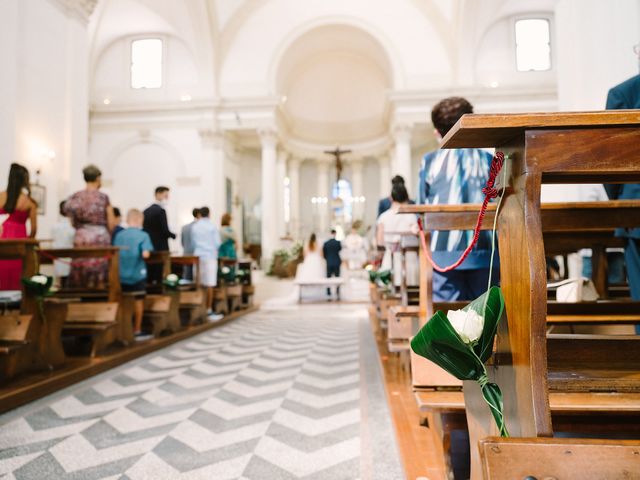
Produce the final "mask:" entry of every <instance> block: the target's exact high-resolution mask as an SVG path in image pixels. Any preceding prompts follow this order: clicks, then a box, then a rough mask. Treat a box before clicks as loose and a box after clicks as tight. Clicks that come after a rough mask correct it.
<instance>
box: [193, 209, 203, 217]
mask: <svg viewBox="0 0 640 480" xmlns="http://www.w3.org/2000/svg"><path fill="white" fill-rule="evenodd" d="M191 215H193V218H198V217H199V216H200V215H202V212H201V211H200V209H199V208H194V209H193V210H191Z"/></svg>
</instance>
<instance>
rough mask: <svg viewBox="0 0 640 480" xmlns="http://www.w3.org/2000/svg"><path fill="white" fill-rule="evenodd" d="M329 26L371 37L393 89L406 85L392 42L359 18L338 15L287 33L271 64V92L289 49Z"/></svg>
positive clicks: (323, 18)
mask: <svg viewBox="0 0 640 480" xmlns="http://www.w3.org/2000/svg"><path fill="white" fill-rule="evenodd" d="M329 26H346V27H352V28H355V29H356V30H359V31H361V32H363V33H365V34H366V35H368V36H369V37H371V39H373V40H374V41H375V42H376V43H377V44H378V45H379V46H380V49H381V51H382V52H383V53H384V57H385V59H386V61H387V63H388V65H389V67H390V69H391V72H389V73H390V74H391V77H390V78H391V87H392V88H394V89H397V88H399V86H401V85H403V84H404V78H405V74H404V69H403V67H402V65H401V64H400V62H399V61H398V59H399V58H400V55H399V54H397V52H395V48H394V46H393V45H392V43H391V41H390V40H389V39H388V38H386V37H385V35H384V34H383V33H382V32H380V31H379V30H377V29H376V28H375V27H373V26H372V25H370V24H368V23H366V22H364V21H362V20H360V19H358V18H355V17H351V16H346V15H336V16H324V17H320V18H315V19H313V20H311V21H308V22H305V23H303V24H301V25H299V26H298V27H297V28H295V29H293V30H291V31H289V32H287V34H286V35H285V36H284V37H283V38H282V40H281V41H280V43H279V44H278V46H277V48H276V50H275V52H274V54H273V56H272V57H271V62H270V64H269V70H268V74H267V82H268V88H269V91H270V92H271V93H276V92H277V79H278V72H279V70H280V66H281V65H282V60H283V58H284V57H285V55H286V53H287V52H288V51H289V49H290V48H291V47H292V46H293V44H294V43H295V42H296V41H297V40H298V39H300V38H301V37H303V36H304V35H306V34H307V33H310V32H312V31H313V30H316V29H318V28H321V27H329Z"/></svg>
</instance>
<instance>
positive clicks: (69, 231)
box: [51, 202, 76, 286]
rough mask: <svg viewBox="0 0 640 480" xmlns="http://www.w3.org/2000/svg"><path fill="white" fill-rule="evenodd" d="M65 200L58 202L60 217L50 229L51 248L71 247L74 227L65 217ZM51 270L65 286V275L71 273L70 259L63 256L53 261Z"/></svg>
mask: <svg viewBox="0 0 640 480" xmlns="http://www.w3.org/2000/svg"><path fill="white" fill-rule="evenodd" d="M65 204H66V202H60V210H59V211H60V219H59V220H58V223H56V224H55V225H54V226H53V230H52V231H51V237H52V240H53V241H52V243H51V246H52V247H53V248H73V240H74V238H75V236H76V229H75V228H73V225H71V219H70V218H69V217H67V215H66V213H65V211H64V207H65ZM53 270H54V273H55V276H56V279H57V280H58V281H59V282H60V284H61V285H63V286H66V284H67V277H69V274H70V273H71V259H69V258H64V259H61V260H56V261H54V262H53Z"/></svg>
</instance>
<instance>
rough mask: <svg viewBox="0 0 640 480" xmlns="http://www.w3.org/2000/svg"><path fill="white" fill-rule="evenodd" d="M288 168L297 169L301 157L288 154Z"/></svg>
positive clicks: (300, 162)
mask: <svg viewBox="0 0 640 480" xmlns="http://www.w3.org/2000/svg"><path fill="white" fill-rule="evenodd" d="M287 164H288V166H289V169H291V170H298V169H299V168H300V165H302V159H301V158H300V157H294V156H293V155H291V156H289V161H288V162H287Z"/></svg>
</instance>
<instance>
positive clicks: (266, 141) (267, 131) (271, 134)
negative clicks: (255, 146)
mask: <svg viewBox="0 0 640 480" xmlns="http://www.w3.org/2000/svg"><path fill="white" fill-rule="evenodd" d="M258 136H259V137H260V143H261V144H262V148H267V147H271V148H274V147H275V146H276V145H278V132H276V129H275V128H272V127H266V128H259V129H258Z"/></svg>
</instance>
